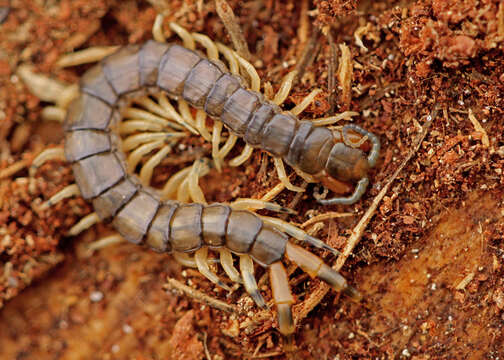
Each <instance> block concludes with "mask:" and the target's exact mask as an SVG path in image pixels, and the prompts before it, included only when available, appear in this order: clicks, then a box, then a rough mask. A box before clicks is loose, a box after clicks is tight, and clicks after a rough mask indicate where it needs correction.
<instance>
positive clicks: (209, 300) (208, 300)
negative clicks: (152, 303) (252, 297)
mask: <svg viewBox="0 0 504 360" xmlns="http://www.w3.org/2000/svg"><path fill="white" fill-rule="evenodd" d="M167 281H168V282H167V283H166V284H165V287H166V288H168V289H170V290H172V289H175V290H179V291H181V292H183V293H184V294H185V295H187V296H188V297H190V298H192V299H194V300H196V301H199V302H202V303H205V304H207V305H209V306H211V307H214V308H216V309H218V310H223V311H227V312H229V313H234V314H240V311H239V310H238V308H237V307H236V306H234V305H229V304H226V303H225V302H224V301H221V300H219V299H215V298H213V297H211V296H208V295H207V294H205V293H202V292H201V291H199V290H196V289H193V288H192V287H189V286H187V285H184V284H182V283H181V282H180V281H178V280H175V279H173V278H170V277H169V278H168V279H167Z"/></svg>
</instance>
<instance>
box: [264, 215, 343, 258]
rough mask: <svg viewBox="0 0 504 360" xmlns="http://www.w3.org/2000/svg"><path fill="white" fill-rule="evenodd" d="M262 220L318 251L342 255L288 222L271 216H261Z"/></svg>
mask: <svg viewBox="0 0 504 360" xmlns="http://www.w3.org/2000/svg"><path fill="white" fill-rule="evenodd" d="M260 217H261V219H262V220H263V221H264V222H266V223H268V224H270V225H273V226H274V227H276V228H277V229H278V230H280V231H283V232H285V233H287V234H288V235H290V236H292V237H293V238H294V239H296V240H299V241H303V242H305V243H307V244H309V245H311V246H313V247H316V248H318V249H323V250H327V251H330V252H332V253H333V254H334V255H336V256H338V255H340V252H339V251H338V250H336V249H334V248H333V247H332V246H329V245H327V244H326V243H325V242H323V241H322V240H320V239H317V238H315V237H313V236H310V235H308V234H307V233H305V232H304V231H303V230H301V229H299V228H297V227H295V226H294V225H291V224H289V223H288V222H286V221H283V220H281V219H278V218H274V217H269V216H260Z"/></svg>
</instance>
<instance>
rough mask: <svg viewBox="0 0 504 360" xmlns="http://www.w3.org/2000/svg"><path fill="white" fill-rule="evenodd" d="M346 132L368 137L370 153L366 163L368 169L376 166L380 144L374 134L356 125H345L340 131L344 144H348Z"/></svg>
mask: <svg viewBox="0 0 504 360" xmlns="http://www.w3.org/2000/svg"><path fill="white" fill-rule="evenodd" d="M348 130H353V131H355V132H356V133H359V134H361V135H362V136H367V137H368V139H369V141H370V142H371V144H372V148H371V151H370V152H369V155H368V163H369V166H370V167H374V166H375V165H376V162H377V161H378V156H379V155H380V147H381V144H380V139H379V138H378V136H376V135H375V134H373V133H372V132H370V131H367V130H365V129H363V128H361V127H360V126H358V125H355V124H347V125H345V126H343V129H342V131H341V132H342V134H343V141H344V142H345V143H348V142H349V140H348Z"/></svg>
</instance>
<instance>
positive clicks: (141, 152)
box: [126, 140, 164, 172]
mask: <svg viewBox="0 0 504 360" xmlns="http://www.w3.org/2000/svg"><path fill="white" fill-rule="evenodd" d="M163 144H164V141H163V140H157V141H152V142H149V143H146V144H143V145H140V146H139V147H138V148H136V149H135V150H133V151H132V152H131V153H130V154H129V155H128V158H127V160H126V162H127V164H128V171H129V172H133V171H135V169H136V167H137V165H138V163H139V162H140V160H142V158H143V157H144V156H145V155H147V154H148V153H150V152H151V151H153V150H155V149H158V148H160V147H161V146H163Z"/></svg>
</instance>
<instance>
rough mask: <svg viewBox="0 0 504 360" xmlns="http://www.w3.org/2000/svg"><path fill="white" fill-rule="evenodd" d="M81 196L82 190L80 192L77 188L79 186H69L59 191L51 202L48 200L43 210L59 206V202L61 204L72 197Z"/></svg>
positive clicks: (43, 205) (52, 197)
mask: <svg viewBox="0 0 504 360" xmlns="http://www.w3.org/2000/svg"><path fill="white" fill-rule="evenodd" d="M79 195H80V190H79V187H78V186H77V184H71V185H68V186H66V187H64V188H63V189H61V190H60V191H58V192H57V193H56V194H54V195H53V196H51V198H50V199H49V200H47V201H46V202H45V203H44V204H42V209H47V208H49V207H51V206H53V205H55V204H57V203H58V202H60V201H61V200H63V199H68V198H70V197H74V196H79Z"/></svg>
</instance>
